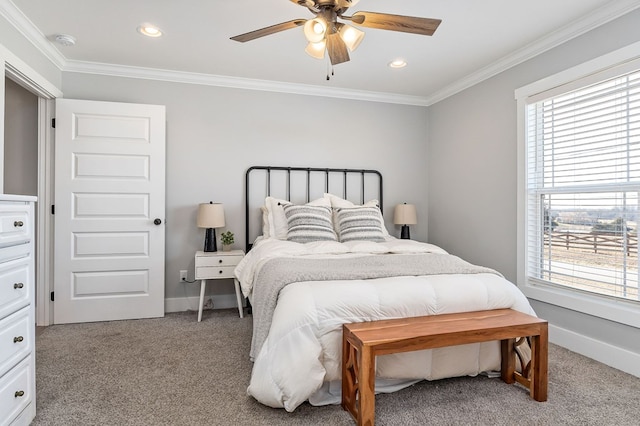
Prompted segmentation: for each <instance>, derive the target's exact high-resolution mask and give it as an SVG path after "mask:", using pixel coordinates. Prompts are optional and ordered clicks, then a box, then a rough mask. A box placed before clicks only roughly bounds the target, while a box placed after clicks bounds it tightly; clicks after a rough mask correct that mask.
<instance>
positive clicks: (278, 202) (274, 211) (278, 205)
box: [264, 197, 331, 240]
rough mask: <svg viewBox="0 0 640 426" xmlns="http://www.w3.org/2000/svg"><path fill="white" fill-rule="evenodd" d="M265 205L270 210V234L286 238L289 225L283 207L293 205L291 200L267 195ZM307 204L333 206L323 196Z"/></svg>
mask: <svg viewBox="0 0 640 426" xmlns="http://www.w3.org/2000/svg"><path fill="white" fill-rule="evenodd" d="M264 205H265V207H266V208H267V212H268V222H269V236H270V237H271V238H277V239H279V240H286V239H287V231H288V229H289V225H288V223H287V217H286V216H285V214H284V210H283V207H284V206H288V205H292V203H291V201H287V200H282V199H279V198H273V197H267V198H266V199H265V200H264ZM306 205H309V206H326V207H331V202H330V201H329V200H327V199H325V198H324V197H323V198H318V199H317V200H313V201H310V202H309V203H307V204H306Z"/></svg>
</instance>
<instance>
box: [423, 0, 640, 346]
mask: <svg viewBox="0 0 640 426" xmlns="http://www.w3.org/2000/svg"><path fill="white" fill-rule="evenodd" d="M638 28H640V10H636V11H635V12H632V13H629V14H627V15H626V16H623V17H621V18H619V19H617V20H615V21H612V22H610V23H608V24H606V25H604V26H602V27H599V28H596V29H594V30H592V31H590V32H589V33H586V34H584V35H583V36H581V37H578V38H576V39H574V40H572V41H569V42H567V43H564V44H562V45H560V46H559V47H556V48H554V49H552V50H550V51H548V52H546V53H544V54H542V55H539V56H537V57H535V58H533V59H531V60H529V61H527V62H525V63H523V64H521V65H518V66H516V67H513V68H511V69H509V70H507V71H505V72H503V73H501V74H499V75H497V76H495V77H493V78H491V79H489V80H486V81H484V82H482V83H479V84H477V85H475V86H473V87H471V88H469V89H467V90H465V91H463V92H461V93H458V94H456V95H455V96H452V97H450V98H447V99H445V100H443V101H441V102H439V103H437V104H435V105H432V106H430V107H429V111H428V114H429V157H428V168H427V169H428V190H429V241H430V242H432V243H435V244H438V245H440V246H442V247H444V248H445V249H447V250H449V251H450V252H452V253H455V254H458V255H460V256H461V257H463V258H466V259H467V260H469V261H471V262H474V263H478V264H482V265H487V266H491V267H493V268H496V269H498V270H499V271H500V272H502V273H503V274H504V275H505V276H506V277H507V278H508V279H510V280H512V281H513V282H515V280H516V267H517V259H516V230H517V215H516V207H517V199H516V194H517V182H516V179H517V158H516V150H517V145H516V140H517V129H516V125H517V123H516V102H515V100H514V90H515V89H517V88H519V87H521V86H524V85H526V84H529V83H532V82H534V81H537V80H539V79H542V78H544V77H547V76H549V75H552V74H555V73H557V72H560V71H563V70H565V69H567V68H570V67H572V66H575V65H578V64H580V63H583V62H585V61H587V60H590V59H593V58H596V57H598V56H601V55H603V54H605V53H608V52H610V51H613V50H616V49H618V48H621V47H624V46H626V45H628V44H631V43H633V42H636V41H639V40H640V31H638ZM533 307H534V309H536V311H537V312H538V313H539V314H540V315H541V316H543V317H545V318H546V319H548V320H549V322H550V323H552V324H556V325H558V326H560V327H563V328H567V329H569V330H573V331H575V332H578V333H580V334H583V335H586V336H590V337H593V338H596V339H598V340H601V341H604V342H608V343H611V344H614V345H616V346H620V347H624V348H628V349H631V350H633V351H635V352H636V353H640V330H638V329H635V328H633V327H626V326H621V325H620V324H615V323H611V322H609V321H604V320H601V319H598V318H594V317H590V316H588V315H582V314H578V313H576V312H573V311H569V310H566V309H563V308H560V307H557V306H553V305H549V304H545V303H539V302H534V303H533Z"/></svg>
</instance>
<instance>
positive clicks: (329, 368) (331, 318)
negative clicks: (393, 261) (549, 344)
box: [236, 238, 534, 411]
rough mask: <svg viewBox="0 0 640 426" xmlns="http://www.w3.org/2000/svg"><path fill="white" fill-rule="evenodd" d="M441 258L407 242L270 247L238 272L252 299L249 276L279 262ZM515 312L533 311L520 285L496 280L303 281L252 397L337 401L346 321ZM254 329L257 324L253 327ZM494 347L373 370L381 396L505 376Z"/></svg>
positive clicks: (261, 247) (288, 403) (285, 306)
mask: <svg viewBox="0 0 640 426" xmlns="http://www.w3.org/2000/svg"><path fill="white" fill-rule="evenodd" d="M425 252H426V253H429V252H430V253H445V252H444V251H443V250H442V249H440V248H438V247H436V246H433V245H430V244H424V243H418V242H416V241H410V240H398V239H395V238H391V239H389V241H387V242H385V243H362V242H361V243H352V244H349V243H346V244H344V243H311V244H297V243H290V242H287V241H279V240H264V241H261V242H259V243H258V244H256V245H255V246H254V248H253V249H252V250H251V251H250V252H249V253H248V255H247V256H246V257H245V259H244V260H243V261H242V262H241V263H240V265H238V268H237V269H236V275H237V277H238V279H239V280H240V282H241V284H242V288H243V292H244V293H245V295H246V296H249V297H251V290H252V288H253V286H254V285H260V284H259V283H254V282H253V277H254V276H255V274H256V273H257V271H258V270H259V268H260V267H261V265H263V264H264V262H266V261H267V260H268V259H270V258H273V257H275V256H285V257H296V256H308V257H323V256H355V255H358V256H361V255H362V254H363V253H371V255H384V253H425ZM500 308H512V309H515V310H518V311H521V312H525V313H529V314H534V312H533V310H532V309H531V307H530V305H529V303H528V301H527V300H526V298H525V297H524V295H523V294H522V293H521V292H520V291H519V290H518V288H517V287H516V286H515V285H513V284H512V283H510V282H509V281H507V280H505V279H504V278H502V277H500V276H499V275H496V274H490V273H482V274H452V275H427V276H417V277H415V276H403V277H391V278H378V279H369V280H349V281H305V282H299V283H293V284H289V285H287V286H286V287H284V289H283V290H282V291H281V292H280V295H279V298H278V303H277V306H276V309H275V311H274V314H273V320H272V324H271V328H270V331H269V335H268V337H267V339H266V341H265V343H264V345H263V346H262V348H261V349H260V351H259V353H258V355H257V357H256V358H255V363H254V367H253V372H252V376H251V382H250V384H249V387H248V389H247V392H248V393H249V394H250V395H252V396H253V397H254V398H256V399H257V400H258V401H260V402H261V403H263V404H265V405H268V406H271V407H283V408H285V409H286V410H287V411H293V410H294V409H295V408H296V407H297V406H298V405H300V404H301V403H302V402H304V401H306V400H309V402H310V403H312V404H316V405H321V404H329V403H339V402H340V374H341V369H340V361H341V344H342V340H341V338H342V337H341V336H342V329H341V326H342V324H343V323H347V322H359V321H369V320H375V319H386V318H398V317H409V316H419V315H433V314H442V313H453V312H464V311H476V310H485V309H500ZM254 327H255V325H254ZM499 368H500V348H499V343H498V342H487V343H480V344H471V345H463V346H455V347H449V348H441V349H434V350H426V351H418V352H409V353H403V354H392V355H385V356H382V357H379V358H378V361H377V364H376V375H377V377H378V379H377V381H376V391H378V392H380V391H382V392H385V391H393V390H397V389H400V388H402V387H405V386H408V385H411V384H412V383H415V382H416V381H418V380H421V379H429V380H433V379H439V378H444V377H455V376H463V375H476V374H478V373H481V372H485V371H492V370H499Z"/></svg>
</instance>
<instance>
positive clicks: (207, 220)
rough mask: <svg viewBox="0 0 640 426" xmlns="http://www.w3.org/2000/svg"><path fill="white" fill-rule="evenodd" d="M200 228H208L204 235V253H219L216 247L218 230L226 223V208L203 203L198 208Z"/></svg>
mask: <svg viewBox="0 0 640 426" xmlns="http://www.w3.org/2000/svg"><path fill="white" fill-rule="evenodd" d="M196 222H197V225H198V228H206V231H205V234H204V251H218V248H217V247H216V229H215V228H222V227H223V226H224V225H225V223H224V208H223V207H222V204H220V203H214V202H212V201H210V202H209V203H203V204H200V205H199V206H198V218H197V220H196Z"/></svg>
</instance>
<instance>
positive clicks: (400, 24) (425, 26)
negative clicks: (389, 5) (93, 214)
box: [350, 12, 442, 36]
mask: <svg viewBox="0 0 640 426" xmlns="http://www.w3.org/2000/svg"><path fill="white" fill-rule="evenodd" d="M350 20H351V22H353V23H354V24H356V25H361V26H363V27H368V28H377V29H379V30H390V31H401V32H404V33H413V34H422V35H428V36H430V35H433V33H434V32H435V31H436V29H437V28H438V25H440V22H442V20H441V19H431V18H418V17H415V16H403V15H391V14H388V13H376V12H356V13H354V14H353V16H352V17H351V19H350Z"/></svg>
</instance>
